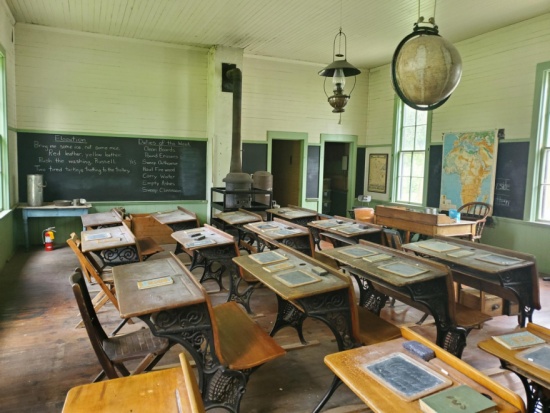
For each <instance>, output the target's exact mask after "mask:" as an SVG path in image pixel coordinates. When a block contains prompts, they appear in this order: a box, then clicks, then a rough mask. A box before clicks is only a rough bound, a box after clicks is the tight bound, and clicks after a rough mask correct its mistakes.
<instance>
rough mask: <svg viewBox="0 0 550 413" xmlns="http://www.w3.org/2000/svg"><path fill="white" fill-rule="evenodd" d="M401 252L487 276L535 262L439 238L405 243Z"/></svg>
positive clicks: (500, 250) (520, 255) (504, 251)
mask: <svg viewBox="0 0 550 413" xmlns="http://www.w3.org/2000/svg"><path fill="white" fill-rule="evenodd" d="M403 249H404V250H405V251H412V252H415V253H418V254H422V255H427V256H430V257H434V258H438V259H440V260H442V261H445V262H449V263H452V264H456V265H462V266H465V267H469V268H472V269H475V270H478V271H483V272H486V273H500V272H505V271H510V270H514V269H516V268H523V267H527V266H531V265H533V264H534V263H535V257H534V256H532V255H530V254H524V253H521V252H517V251H512V250H507V249H504V248H497V247H491V246H489V245H483V244H480V243H476V242H471V241H464V240H459V239H456V238H450V237H441V236H438V237H435V238H434V239H433V240H427V241H420V242H412V243H409V244H404V245H403ZM455 254H458V255H460V254H468V255H464V256H459V257H456V256H453V255H455ZM491 257H493V258H495V261H494V262H488V261H487V260H490V259H491Z"/></svg>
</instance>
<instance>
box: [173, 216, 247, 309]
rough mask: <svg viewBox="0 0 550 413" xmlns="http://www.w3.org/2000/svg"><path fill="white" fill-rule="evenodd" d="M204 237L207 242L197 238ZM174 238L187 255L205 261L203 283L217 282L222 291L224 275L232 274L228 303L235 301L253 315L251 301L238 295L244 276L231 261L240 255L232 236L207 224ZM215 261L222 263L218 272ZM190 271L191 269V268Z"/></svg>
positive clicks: (176, 235) (180, 232) (178, 234)
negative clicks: (241, 275)
mask: <svg viewBox="0 0 550 413" xmlns="http://www.w3.org/2000/svg"><path fill="white" fill-rule="evenodd" d="M202 237H204V239H198V238H202ZM172 238H174V239H175V240H176V241H177V242H178V243H179V244H181V246H182V248H183V251H185V252H186V253H187V254H189V255H191V256H193V254H195V253H196V254H198V255H199V256H200V257H201V258H202V259H203V260H204V272H203V275H202V277H201V280H200V282H201V283H203V282H204V281H207V280H214V281H216V283H217V284H218V286H219V287H220V290H222V289H223V284H222V274H223V272H224V270H225V269H227V270H228V271H229V294H228V296H227V301H236V302H238V303H240V304H242V305H243V306H244V307H245V308H246V309H247V311H248V312H250V307H249V304H248V299H246V298H245V297H243V295H241V294H239V292H238V290H239V284H240V282H241V277H240V274H239V273H238V271H239V270H238V268H237V267H236V266H235V264H234V263H233V261H232V258H233V257H236V256H238V255H239V248H238V246H237V243H236V242H235V239H234V238H233V236H232V235H230V234H228V233H226V232H223V231H221V230H219V229H217V228H215V227H213V226H211V225H208V224H204V226H203V227H200V228H194V229H188V230H185V231H177V232H174V233H172ZM215 262H217V263H219V264H220V268H218V269H217V270H213V269H212V265H213V264H214V263H215ZM189 269H190V270H192V266H191V267H190V268H189Z"/></svg>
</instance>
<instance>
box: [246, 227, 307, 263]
mask: <svg viewBox="0 0 550 413" xmlns="http://www.w3.org/2000/svg"><path fill="white" fill-rule="evenodd" d="M244 229H246V230H247V231H249V232H251V233H253V234H255V235H256V236H255V239H256V241H257V245H261V244H262V243H263V241H261V240H260V237H264V238H266V239H268V240H274V241H277V242H280V243H282V244H284V245H288V246H289V247H291V248H294V249H295V250H297V251H300V252H302V253H304V254H306V255H309V256H312V255H313V251H314V248H315V247H314V245H313V240H312V238H311V234H310V232H309V230H308V229H307V228H306V227H303V226H301V225H298V224H295V223H293V222H291V221H285V220H281V219H277V218H275V219H274V220H273V221H266V222H255V223H252V224H247V225H245V226H244ZM263 249H264V248H263V247H262V248H260V251H263Z"/></svg>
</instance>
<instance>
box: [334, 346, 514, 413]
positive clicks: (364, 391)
mask: <svg viewBox="0 0 550 413" xmlns="http://www.w3.org/2000/svg"><path fill="white" fill-rule="evenodd" d="M405 341H407V340H406V339H404V338H398V339H395V340H391V341H386V342H383V343H379V344H374V345H370V346H365V347H359V348H356V349H353V350H347V351H341V352H338V353H334V354H329V355H327V356H326V357H325V364H326V365H327V366H328V367H329V368H330V369H331V370H332V371H333V372H334V373H335V374H336V375H337V376H338V377H339V378H340V379H341V380H342V381H343V382H344V383H345V384H346V385H347V386H348V387H349V388H350V389H351V390H352V391H353V392H354V393H355V394H356V395H357V396H358V397H359V398H360V399H361V400H362V401H363V402H364V403H365V404H366V405H368V406H369V408H371V409H372V410H373V411H374V412H379V413H382V412H384V413H385V412H387V413H394V412H407V413H408V412H421V410H420V407H419V401H418V400H413V401H405V400H404V399H402V398H401V397H400V396H398V395H397V394H396V393H394V392H393V391H392V390H390V389H389V388H388V387H386V386H385V385H384V384H382V383H380V382H378V381H377V380H375V379H374V378H373V377H372V376H371V375H370V374H368V373H367V372H366V371H365V369H364V368H363V366H364V365H365V364H367V363H369V362H372V361H375V360H378V359H380V358H383V357H385V356H388V355H390V354H393V353H396V352H398V353H403V354H405V355H406V356H409V357H410V358H412V359H414V360H415V361H417V362H418V363H420V364H421V365H422V366H424V367H425V368H427V369H430V371H433V372H434V373H436V374H438V375H440V376H443V377H445V378H447V379H450V380H451V381H452V382H453V384H452V386H458V385H460V384H466V385H468V386H470V387H472V388H474V389H475V390H477V391H479V392H483V393H486V394H489V395H490V396H491V397H492V399H493V401H494V402H495V403H496V404H497V406H498V408H499V412H518V411H519V410H518V409H517V408H516V407H514V406H513V405H510V404H508V403H507V402H506V401H504V400H503V399H502V398H500V397H499V396H498V395H497V394H496V393H494V392H493V391H491V390H489V389H488V388H486V387H484V386H482V385H480V384H479V383H478V381H475V380H473V379H472V378H470V377H468V376H469V375H471V372H469V371H468V369H467V368H466V367H464V364H465V363H464V362H463V361H461V360H459V359H457V358H454V357H452V356H450V355H449V354H448V353H447V355H449V356H450V357H448V359H451V360H452V364H451V363H448V362H446V361H443V360H441V359H439V358H435V359H432V360H431V361H429V362H426V361H424V360H422V359H421V358H419V357H417V356H415V355H413V354H411V353H409V352H408V351H407V350H405V349H404V348H403V343H404V342H405ZM468 367H469V366H468ZM443 370H444V371H443ZM445 372H446V373H448V374H445ZM467 374H468V375H467ZM479 374H480V375H481V373H479ZM489 380H490V379H489Z"/></svg>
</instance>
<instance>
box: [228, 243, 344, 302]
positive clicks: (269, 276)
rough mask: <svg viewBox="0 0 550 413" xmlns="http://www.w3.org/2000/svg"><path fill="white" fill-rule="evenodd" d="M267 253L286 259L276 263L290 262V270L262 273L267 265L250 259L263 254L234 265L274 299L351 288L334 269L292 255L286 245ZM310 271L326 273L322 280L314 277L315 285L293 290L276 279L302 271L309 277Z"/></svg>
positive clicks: (296, 253)
mask: <svg viewBox="0 0 550 413" xmlns="http://www.w3.org/2000/svg"><path fill="white" fill-rule="evenodd" d="M267 253H277V254H280V255H282V256H283V257H285V258H286V259H285V260H284V261H279V262H278V263H280V262H289V263H291V264H292V265H293V267H292V268H289V269H285V270H281V271H277V272H269V271H267V270H265V267H269V265H270V264H265V265H262V264H260V263H258V262H256V261H254V260H253V259H252V258H251V257H253V256H254V255H261V254H266V253H265V252H264V253H260V254H253V255H244V256H240V257H234V258H233V261H234V262H235V263H236V264H237V265H238V266H240V267H242V268H243V269H245V270H246V271H248V272H250V273H251V274H252V275H253V276H254V277H256V278H257V279H258V280H260V281H261V282H262V283H263V284H265V285H266V286H267V287H268V288H270V289H271V290H272V291H274V292H275V293H276V294H277V295H279V296H280V297H282V298H283V299H285V300H287V301H291V300H297V299H300V298H304V297H309V296H313V295H317V294H321V293H324V292H329V291H336V290H340V289H343V288H348V287H349V285H350V281H349V279H348V278H347V277H346V276H345V275H343V274H341V273H339V272H338V271H337V270H335V269H334V268H332V267H329V266H326V265H325V264H323V263H321V262H319V261H317V260H314V259H312V258H310V257H308V256H306V255H304V254H300V253H298V252H295V251H294V250H293V249H292V248H290V247H287V246H285V245H281V246H280V248H279V249H277V250H273V251H268V252H267ZM278 263H277V264H278ZM312 267H321V268H323V269H324V270H326V271H327V274H326V275H323V276H316V277H317V278H318V281H316V282H313V283H311V284H306V285H299V286H295V287H290V286H288V285H286V284H285V283H283V282H281V281H280V280H279V279H277V277H276V276H277V275H281V274H286V273H289V272H292V271H297V270H303V271H305V272H307V273H308V274H312V271H311V269H312ZM313 275H315V274H313Z"/></svg>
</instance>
